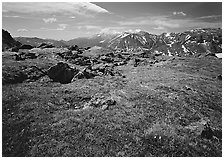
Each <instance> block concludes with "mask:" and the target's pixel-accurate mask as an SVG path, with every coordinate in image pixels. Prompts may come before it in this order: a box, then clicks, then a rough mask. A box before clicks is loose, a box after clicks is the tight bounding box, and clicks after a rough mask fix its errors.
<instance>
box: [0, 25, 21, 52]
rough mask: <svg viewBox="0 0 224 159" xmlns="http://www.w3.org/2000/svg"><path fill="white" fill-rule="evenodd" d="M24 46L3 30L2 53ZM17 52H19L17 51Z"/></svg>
mask: <svg viewBox="0 0 224 159" xmlns="http://www.w3.org/2000/svg"><path fill="white" fill-rule="evenodd" d="M21 45H22V44H21V43H20V42H18V41H16V40H15V39H13V38H12V36H11V34H10V33H9V32H8V31H6V30H4V29H2V51H5V50H7V49H9V48H13V47H16V48H17V47H19V46H21ZM15 52H17V51H15Z"/></svg>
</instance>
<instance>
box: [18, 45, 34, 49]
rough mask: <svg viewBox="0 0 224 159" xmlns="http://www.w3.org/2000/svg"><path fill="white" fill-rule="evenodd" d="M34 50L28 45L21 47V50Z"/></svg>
mask: <svg viewBox="0 0 224 159" xmlns="http://www.w3.org/2000/svg"><path fill="white" fill-rule="evenodd" d="M32 48H33V46H31V45H26V44H25V45H22V46H20V47H19V49H29V50H30V49H32Z"/></svg>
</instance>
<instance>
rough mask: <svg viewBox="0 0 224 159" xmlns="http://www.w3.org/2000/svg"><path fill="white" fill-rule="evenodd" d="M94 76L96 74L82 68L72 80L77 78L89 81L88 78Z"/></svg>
mask: <svg viewBox="0 0 224 159" xmlns="http://www.w3.org/2000/svg"><path fill="white" fill-rule="evenodd" d="M95 76H96V74H94V73H93V72H92V71H91V70H90V69H88V68H84V69H83V70H81V71H79V72H78V73H77V74H76V75H75V76H74V78H78V79H83V78H86V79H90V78H93V77H95Z"/></svg>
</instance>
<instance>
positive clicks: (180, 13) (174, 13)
mask: <svg viewBox="0 0 224 159" xmlns="http://www.w3.org/2000/svg"><path fill="white" fill-rule="evenodd" d="M173 15H182V16H186V15H187V14H186V13H184V12H173Z"/></svg>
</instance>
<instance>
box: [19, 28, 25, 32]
mask: <svg viewBox="0 0 224 159" xmlns="http://www.w3.org/2000/svg"><path fill="white" fill-rule="evenodd" d="M17 31H18V32H26V31H28V30H27V29H24V28H21V29H18V30H17Z"/></svg>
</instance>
